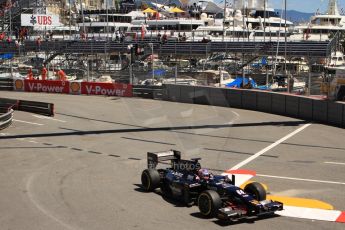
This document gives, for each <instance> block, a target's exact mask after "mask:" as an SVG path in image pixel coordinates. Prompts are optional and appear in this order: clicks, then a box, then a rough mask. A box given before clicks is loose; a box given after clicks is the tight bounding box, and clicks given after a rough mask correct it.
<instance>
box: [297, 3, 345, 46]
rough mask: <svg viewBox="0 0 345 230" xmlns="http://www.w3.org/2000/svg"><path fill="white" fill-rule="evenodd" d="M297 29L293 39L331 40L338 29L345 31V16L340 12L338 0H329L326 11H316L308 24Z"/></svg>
mask: <svg viewBox="0 0 345 230" xmlns="http://www.w3.org/2000/svg"><path fill="white" fill-rule="evenodd" d="M296 29H297V30H298V31H299V33H298V34H295V35H293V36H291V37H290V39H291V40H308V41H329V40H331V38H332V36H333V35H334V34H336V33H337V32H338V31H340V32H343V31H345V16H343V15H341V14H340V13H339V10H338V5H337V0H329V3H328V10H327V12H326V13H324V14H320V13H316V14H315V15H314V16H312V17H311V19H310V22H309V23H308V24H305V25H299V26H296Z"/></svg>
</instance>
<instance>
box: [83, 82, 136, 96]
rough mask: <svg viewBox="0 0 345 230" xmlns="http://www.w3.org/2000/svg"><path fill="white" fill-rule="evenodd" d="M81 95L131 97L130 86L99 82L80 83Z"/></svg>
mask: <svg viewBox="0 0 345 230" xmlns="http://www.w3.org/2000/svg"><path fill="white" fill-rule="evenodd" d="M81 94H87V95H106V96H118V97H132V86H131V85H127V84H113V83H101V82H82V83H81Z"/></svg>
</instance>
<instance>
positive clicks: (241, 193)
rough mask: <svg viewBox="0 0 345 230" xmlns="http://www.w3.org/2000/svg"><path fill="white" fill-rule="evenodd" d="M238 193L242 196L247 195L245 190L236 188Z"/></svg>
mask: <svg viewBox="0 0 345 230" xmlns="http://www.w3.org/2000/svg"><path fill="white" fill-rule="evenodd" d="M236 192H237V194H238V195H240V196H243V195H245V194H246V193H245V192H244V191H243V190H236Z"/></svg>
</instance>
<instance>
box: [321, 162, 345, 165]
mask: <svg viewBox="0 0 345 230" xmlns="http://www.w3.org/2000/svg"><path fill="white" fill-rule="evenodd" d="M324 163H325V164H332V165H345V163H340V162H324Z"/></svg>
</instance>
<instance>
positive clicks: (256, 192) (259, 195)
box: [244, 182, 266, 201]
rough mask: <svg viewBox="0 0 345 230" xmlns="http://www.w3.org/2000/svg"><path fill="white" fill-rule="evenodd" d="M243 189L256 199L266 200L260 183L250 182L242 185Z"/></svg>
mask: <svg viewBox="0 0 345 230" xmlns="http://www.w3.org/2000/svg"><path fill="white" fill-rule="evenodd" d="M244 191H245V192H246V193H248V194H249V195H251V196H252V197H253V198H254V199H256V200H258V201H262V200H266V190H265V188H264V186H262V184H260V183H258V182H252V183H250V184H247V185H246V187H244Z"/></svg>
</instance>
